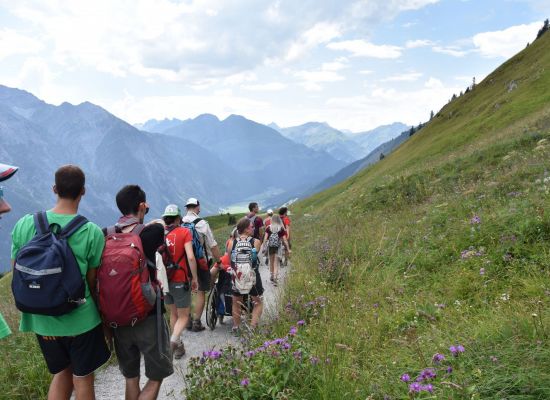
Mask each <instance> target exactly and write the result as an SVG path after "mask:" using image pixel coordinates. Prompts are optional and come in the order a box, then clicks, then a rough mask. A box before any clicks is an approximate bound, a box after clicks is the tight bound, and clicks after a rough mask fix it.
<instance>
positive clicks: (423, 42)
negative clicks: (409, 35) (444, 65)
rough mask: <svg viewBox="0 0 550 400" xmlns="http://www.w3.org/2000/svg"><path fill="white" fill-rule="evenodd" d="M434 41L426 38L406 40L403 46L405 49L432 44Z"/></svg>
mask: <svg viewBox="0 0 550 400" xmlns="http://www.w3.org/2000/svg"><path fill="white" fill-rule="evenodd" d="M433 45H435V43H434V42H433V41H431V40H427V39H417V40H407V43H405V47H406V48H407V49H416V48H418V47H426V46H433Z"/></svg>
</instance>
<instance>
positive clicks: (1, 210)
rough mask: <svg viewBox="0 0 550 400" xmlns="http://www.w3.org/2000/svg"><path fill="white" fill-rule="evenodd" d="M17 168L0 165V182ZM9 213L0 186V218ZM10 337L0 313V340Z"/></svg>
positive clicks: (7, 326) (10, 175) (11, 174)
mask: <svg viewBox="0 0 550 400" xmlns="http://www.w3.org/2000/svg"><path fill="white" fill-rule="evenodd" d="M17 169H18V168H17V167H12V166H11V165H6V164H0V182H2V181H5V180H7V179H9V178H11V177H12V176H13V174H15V173H16V172H17ZM10 211H11V207H10V205H9V203H8V202H7V200H5V199H4V188H3V187H2V186H0V217H1V216H2V214H7V213H9V212H10ZM9 335H11V330H10V327H9V325H8V324H7V322H6V320H5V319H4V317H3V316H2V314H1V313H0V339H2V338H5V337H6V336H9Z"/></svg>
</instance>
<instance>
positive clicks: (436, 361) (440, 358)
mask: <svg viewBox="0 0 550 400" xmlns="http://www.w3.org/2000/svg"><path fill="white" fill-rule="evenodd" d="M443 360H445V356H444V355H443V354H440V353H436V354H434V355H433V357H432V361H433V362H434V364H439V363H440V362H441V361H443Z"/></svg>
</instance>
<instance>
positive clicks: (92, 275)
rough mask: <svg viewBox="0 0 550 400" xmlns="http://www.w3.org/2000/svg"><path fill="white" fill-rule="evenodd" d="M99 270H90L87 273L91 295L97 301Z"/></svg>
mask: <svg viewBox="0 0 550 400" xmlns="http://www.w3.org/2000/svg"><path fill="white" fill-rule="evenodd" d="M96 278H97V268H88V272H86V281H87V282H88V287H89V288H90V293H91V295H92V297H93V298H94V300H95V299H96V296H95V293H96V283H97V279H96Z"/></svg>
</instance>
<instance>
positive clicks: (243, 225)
mask: <svg viewBox="0 0 550 400" xmlns="http://www.w3.org/2000/svg"><path fill="white" fill-rule="evenodd" d="M250 224H251V222H250V220H249V219H248V218H246V217H242V218H241V219H240V220H239V222H237V232H239V234H242V233H244V231H246V229H247V228H248V227H249V226H250Z"/></svg>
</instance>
